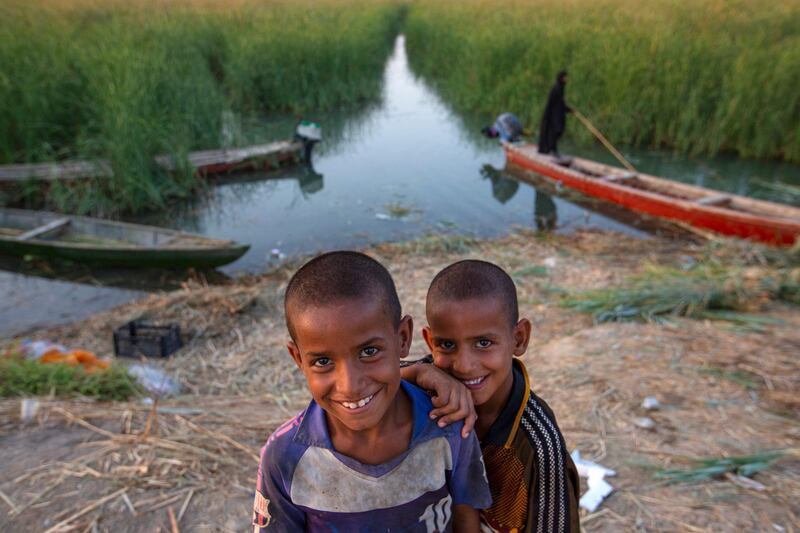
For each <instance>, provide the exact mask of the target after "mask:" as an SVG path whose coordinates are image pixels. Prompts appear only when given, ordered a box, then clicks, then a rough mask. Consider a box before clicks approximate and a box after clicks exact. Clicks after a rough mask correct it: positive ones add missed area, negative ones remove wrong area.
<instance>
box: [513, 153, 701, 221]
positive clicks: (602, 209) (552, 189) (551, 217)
mask: <svg viewBox="0 0 800 533" xmlns="http://www.w3.org/2000/svg"><path fill="white" fill-rule="evenodd" d="M498 172H500V171H498ZM502 173H503V174H504V175H505V176H510V177H513V179H519V180H521V181H523V182H524V183H526V184H528V185H531V186H532V187H534V190H535V191H536V198H535V201H534V219H535V222H536V227H537V228H538V229H539V230H540V231H550V230H555V229H556V223H557V213H556V203H555V201H554V200H553V197H554V196H555V197H557V198H559V199H560V200H564V201H567V202H569V203H571V204H574V205H577V206H579V207H582V208H584V209H585V210H587V211H590V212H593V213H597V214H599V215H602V216H604V217H607V218H610V219H612V220H615V221H617V222H620V223H622V224H625V225H626V226H629V227H631V228H635V229H637V230H640V231H644V232H646V233H651V234H655V235H660V236H665V237H691V236H692V235H694V234H693V233H692V232H690V231H687V230H686V229H685V228H682V227H680V226H677V225H675V224H672V223H670V222H669V221H666V220H663V219H658V218H655V217H651V216H648V215H644V214H641V213H636V212H634V211H631V210H629V209H625V208H624V207H621V206H618V205H616V204H612V203H610V202H606V201H603V200H600V199H598V198H593V197H590V196H585V195H583V194H581V193H579V192H577V191H574V190H572V189H568V188H565V187H561V186H560V184H558V183H556V182H554V181H553V180H551V179H550V178H548V177H546V176H543V175H541V174H538V173H536V172H533V171H531V170H528V169H525V168H522V167H520V166H518V165H515V164H514V163H506V166H505V169H504V170H503V171H502ZM506 179H508V178H506Z"/></svg>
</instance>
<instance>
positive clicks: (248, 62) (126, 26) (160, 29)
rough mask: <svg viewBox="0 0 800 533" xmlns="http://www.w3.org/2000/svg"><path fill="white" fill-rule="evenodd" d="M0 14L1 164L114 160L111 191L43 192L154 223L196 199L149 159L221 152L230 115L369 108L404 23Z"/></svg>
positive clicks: (341, 17) (225, 12)
mask: <svg viewBox="0 0 800 533" xmlns="http://www.w3.org/2000/svg"><path fill="white" fill-rule="evenodd" d="M0 10H2V11H3V13H2V15H3V16H2V17H0V42H2V43H3V45H2V46H0V162H2V163H12V162H40V161H51V160H54V159H66V158H88V159H95V158H104V159H109V160H110V161H111V163H112V166H113V170H114V177H113V178H112V179H105V178H103V179H94V180H90V181H87V182H81V183H73V184H56V185H54V186H51V187H48V188H46V189H42V190H44V191H45V193H46V197H47V202H46V203H47V205H49V206H51V207H55V208H58V209H62V210H70V211H78V212H94V213H102V214H113V213H118V212H121V211H137V210H145V209H158V208H160V207H162V206H163V205H164V202H165V201H166V199H168V198H169V197H170V196H174V195H180V194H185V193H186V192H187V191H189V190H191V188H192V187H194V186H196V185H197V180H196V178H195V177H194V176H192V175H191V173H190V172H188V171H184V172H182V173H178V174H176V175H167V174H165V173H164V172H163V171H160V170H159V169H158V168H156V167H155V166H154V164H153V156H155V155H158V154H164V153H166V154H172V155H175V156H177V157H179V158H180V157H181V156H183V155H185V154H186V153H187V152H188V151H190V150H196V149H208V148H216V147H219V146H220V145H221V143H222V117H223V114H224V113H225V112H231V111H233V112H236V113H241V114H253V113H263V112H269V111H293V112H298V113H303V112H308V111H312V110H320V109H329V108H333V107H335V106H339V105H348V104H358V103H359V102H364V101H368V100H375V99H376V98H378V96H379V95H380V84H381V74H382V71H383V64H384V62H385V60H386V57H387V55H388V53H389V52H390V50H391V42H392V38H393V37H394V35H395V33H396V31H397V27H398V24H399V22H400V19H401V17H402V8H401V7H400V6H399V5H397V4H393V3H390V2H366V1H364V0H326V1H324V2H316V3H312V2H306V1H301V2H297V3H280V2H270V3H256V2H238V3H235V2H234V3H233V4H231V5H228V4H222V3H221V2H206V3H201V2H192V1H189V2H186V3H175V4H172V3H165V2H159V1H158V0H139V1H137V2H134V3H132V4H124V3H115V2H108V3H106V2H100V1H92V0H88V1H83V2H75V3H74V5H72V4H71V3H70V2H65V3H61V4H59V3H57V2H56V3H54V4H52V5H51V4H49V3H45V2H33V3H26V2H22V1H20V0H10V1H9V2H7V3H5V4H4V6H3V7H0ZM286 133H287V135H288V134H289V133H290V132H288V131H287V132H286Z"/></svg>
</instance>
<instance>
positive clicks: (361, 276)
mask: <svg viewBox="0 0 800 533" xmlns="http://www.w3.org/2000/svg"><path fill="white" fill-rule="evenodd" d="M361 299H370V300H379V301H380V302H381V303H382V308H383V310H384V312H385V313H386V316H387V318H388V319H389V320H391V321H392V324H393V325H394V326H395V327H399V326H400V319H401V313H402V310H401V308H400V299H399V298H398V297H397V289H396V288H395V286H394V281H393V280H392V276H391V274H389V271H388V270H386V268H385V267H384V266H383V265H381V264H380V263H379V262H377V261H376V260H374V259H372V258H371V257H369V256H368V255H365V254H362V253H360V252H350V251H338V252H329V253H326V254H322V255H319V256H317V257H315V258H314V259H312V260H310V261H309V262H308V263H306V264H305V265H303V266H302V267H300V269H299V270H298V271H297V272H295V274H294V276H292V279H291V280H289V285H287V287H286V294H285V296H284V300H283V304H284V310H285V312H286V327H287V328H288V329H289V334H290V335H291V336H292V339H293V340H295V341H296V340H297V339H296V338H295V330H294V327H293V324H292V319H293V317H294V316H296V314H297V313H301V312H303V310H304V309H307V308H308V307H311V306H316V307H322V306H328V305H334V304H337V303H341V302H343V301H353V300H361Z"/></svg>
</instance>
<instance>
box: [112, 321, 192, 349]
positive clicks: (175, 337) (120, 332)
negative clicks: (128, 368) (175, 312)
mask: <svg viewBox="0 0 800 533" xmlns="http://www.w3.org/2000/svg"><path fill="white" fill-rule="evenodd" d="M181 346H183V342H181V328H180V326H178V325H177V324H170V325H168V326H156V325H154V324H148V323H147V322H140V321H138V320H134V321H132V322H128V323H127V324H123V325H122V326H120V327H118V328H117V329H116V330H114V354H115V355H116V356H118V357H140V356H145V357H167V356H168V355H170V354H171V353H174V352H175V351H177V350H178V349H179V348H180V347H181Z"/></svg>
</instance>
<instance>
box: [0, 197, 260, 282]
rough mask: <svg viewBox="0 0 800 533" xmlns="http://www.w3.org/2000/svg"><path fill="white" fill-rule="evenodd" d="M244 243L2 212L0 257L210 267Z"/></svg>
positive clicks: (40, 213) (21, 211)
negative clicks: (11, 256) (1, 255)
mask: <svg viewBox="0 0 800 533" xmlns="http://www.w3.org/2000/svg"><path fill="white" fill-rule="evenodd" d="M249 248H250V246H249V245H247V244H239V243H237V242H233V241H227V240H219V239H210V238H207V237H203V236H200V235H194V234H191V233H184V232H182V231H176V230H171V229H164V228H157V227H154V226H144V225H140V224H129V223H125V222H115V221H110V220H100V219H97V218H90V217H78V216H69V215H61V214H58V213H50V212H46V211H30V210H26V209H10V208H0V253H3V254H9V255H17V256H28V255H31V256H36V257H42V258H46V259H66V260H70V261H76V262H81V263H94V264H103V265H118V266H148V267H196V268H212V267H217V266H221V265H225V264H227V263H231V262H233V261H235V260H236V259H238V258H239V257H241V256H242V255H243V254H244V253H245V252H247V250H248V249H249Z"/></svg>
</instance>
